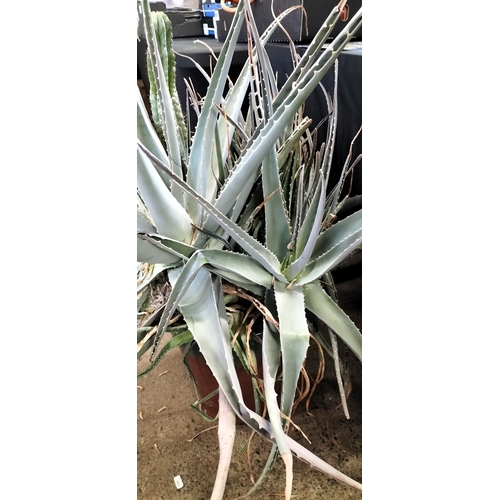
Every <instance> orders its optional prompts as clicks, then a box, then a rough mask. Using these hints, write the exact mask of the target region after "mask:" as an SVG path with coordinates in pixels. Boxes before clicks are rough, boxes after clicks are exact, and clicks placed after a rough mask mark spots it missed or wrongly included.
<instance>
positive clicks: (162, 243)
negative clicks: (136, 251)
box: [137, 233, 196, 259]
mask: <svg viewBox="0 0 500 500" xmlns="http://www.w3.org/2000/svg"><path fill="white" fill-rule="evenodd" d="M137 236H138V238H140V239H142V240H144V241H147V242H149V243H151V245H153V246H156V247H158V248H160V249H162V250H163V249H165V250H167V251H168V252H169V253H171V254H173V255H176V256H177V257H178V258H180V259H189V257H191V255H193V253H194V252H196V248H195V247H193V246H191V245H187V244H186V243H182V242H180V241H177V240H173V239H172V238H167V237H165V236H162V235H160V234H154V233H153V234H148V233H138V235H137Z"/></svg>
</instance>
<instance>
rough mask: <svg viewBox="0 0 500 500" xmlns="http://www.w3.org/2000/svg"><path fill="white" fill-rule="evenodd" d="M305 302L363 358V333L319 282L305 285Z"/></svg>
mask: <svg viewBox="0 0 500 500" xmlns="http://www.w3.org/2000/svg"><path fill="white" fill-rule="evenodd" d="M304 295H305V304H306V307H307V309H309V310H310V311H311V312H312V313H314V314H315V315H316V316H317V317H318V318H319V319H320V320H321V321H323V322H324V323H326V324H327V325H328V326H329V327H330V328H331V329H332V330H333V331H334V332H335V333H336V334H337V335H338V336H339V337H340V338H341V339H342V340H343V341H344V342H345V343H346V344H347V345H348V346H349V347H350V349H351V350H352V352H354V354H355V355H356V356H357V357H358V358H359V359H360V360H361V355H362V352H361V344H362V339H361V333H360V331H359V330H358V328H357V327H356V325H355V324H354V323H353V322H352V320H351V319H350V318H349V316H347V314H346V313H345V312H344V311H343V310H342V309H341V308H340V307H339V306H338V304H336V303H335V302H334V301H333V300H332V298H331V297H330V296H329V295H328V294H327V293H326V292H325V291H324V290H323V288H322V287H321V285H320V284H319V283H309V284H308V285H304Z"/></svg>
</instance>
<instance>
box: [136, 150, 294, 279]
mask: <svg viewBox="0 0 500 500" xmlns="http://www.w3.org/2000/svg"><path fill="white" fill-rule="evenodd" d="M139 147H140V148H141V149H143V150H144V152H145V153H146V155H147V156H148V158H150V159H151V161H152V162H153V163H154V164H155V165H156V166H157V167H159V168H161V169H163V170H164V171H165V172H166V173H167V174H168V175H169V176H171V177H172V180H173V181H174V182H177V183H178V184H179V186H181V187H182V188H183V189H184V190H185V191H186V193H188V194H189V195H191V196H192V197H193V198H194V199H195V200H196V201H197V202H198V203H199V204H200V205H201V206H203V208H204V209H205V210H206V211H207V213H208V215H209V216H210V217H212V218H213V219H214V220H215V221H216V222H217V225H218V226H220V227H222V228H223V229H224V230H225V231H226V232H227V233H228V234H229V235H230V236H231V238H233V239H234V240H235V241H236V242H237V243H238V244H239V245H240V246H241V247H242V248H243V249H244V250H245V251H246V252H247V253H248V254H249V255H250V256H251V257H253V258H254V259H255V260H256V261H257V262H259V263H260V264H261V265H262V266H263V267H264V268H265V269H267V270H268V271H269V272H270V273H271V274H272V275H273V276H274V277H275V278H276V279H277V280H280V281H282V282H286V279H285V277H284V276H283V275H282V274H281V272H280V262H279V261H278V259H277V258H276V255H274V254H273V253H272V252H270V251H269V250H268V249H267V248H266V247H264V246H263V245H262V244H260V243H259V242H258V241H257V240H255V239H254V238H252V237H251V236H249V235H248V233H246V232H245V231H244V230H243V229H241V228H240V227H239V226H238V225H237V224H235V223H234V222H233V221H232V220H231V219H229V218H228V217H226V216H225V215H224V214H222V213H221V212H219V211H218V210H217V209H216V208H215V207H214V206H213V205H212V204H210V203H209V202H208V201H207V200H205V199H204V198H203V197H201V196H200V195H199V194H198V193H196V191H194V190H193V189H191V187H190V186H189V185H188V184H187V183H185V182H184V181H183V180H182V179H181V178H180V177H178V176H177V175H176V174H174V173H173V172H172V171H171V170H168V168H167V167H166V166H165V165H164V164H163V163H162V162H161V161H159V160H158V158H156V157H155V156H154V155H152V154H151V153H150V152H149V151H147V150H145V149H144V146H143V145H142V144H140V143H139Z"/></svg>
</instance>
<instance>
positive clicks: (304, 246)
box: [283, 172, 326, 281]
mask: <svg viewBox="0 0 500 500" xmlns="http://www.w3.org/2000/svg"><path fill="white" fill-rule="evenodd" d="M319 179H320V182H319V185H318V188H317V189H316V193H315V195H314V197H313V199H312V203H311V206H310V207H309V210H308V212H307V214H306V216H305V218H304V222H303V223H302V226H301V227H300V229H299V234H298V237H297V243H296V248H295V255H297V259H296V260H295V261H294V262H292V263H291V264H290V266H289V267H288V268H287V269H286V270H285V271H284V273H283V274H284V275H285V277H286V278H287V279H288V280H290V281H292V280H293V279H294V278H295V277H296V276H297V275H298V274H299V273H300V272H301V271H302V269H304V267H305V266H306V264H307V263H308V262H309V260H310V258H311V255H312V254H313V251H314V249H315V245H316V241H317V239H318V235H319V232H320V230H321V223H322V220H323V211H324V207H325V199H326V188H325V180H324V178H323V174H322V173H321V172H319Z"/></svg>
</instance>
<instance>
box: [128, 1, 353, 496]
mask: <svg viewBox="0 0 500 500" xmlns="http://www.w3.org/2000/svg"><path fill="white" fill-rule="evenodd" d="M345 3H346V2H345V0H342V1H341V2H340V3H339V5H338V6H337V7H335V8H334V9H333V10H332V12H331V14H330V15H329V16H328V18H327V19H326V21H325V23H324V25H323V27H322V28H321V29H320V30H319V32H318V33H317V35H316V37H315V38H314V40H313V41H312V42H311V44H310V45H309V47H308V49H307V51H306V52H305V54H304V55H303V56H302V58H300V60H298V61H297V64H296V67H295V70H294V71H293V73H292V74H291V75H290V76H289V78H288V80H287V81H286V83H285V84H284V85H283V87H282V88H278V86H277V84H276V81H275V78H274V76H273V69H272V66H271V63H270V61H269V59H268V57H267V54H266V52H265V48H264V46H265V43H266V41H267V40H268V39H269V36H270V34H271V33H272V31H273V30H274V29H275V28H276V27H277V26H278V24H279V21H280V20H281V19H283V18H284V17H285V16H286V15H287V14H288V13H289V12H290V11H291V10H292V9H288V10H287V11H285V12H283V13H282V14H281V15H280V16H279V17H278V18H277V19H276V20H275V21H274V22H273V23H272V24H271V25H270V27H269V29H268V30H267V31H266V32H265V33H263V34H262V35H260V36H259V33H258V32H257V29H256V27H255V22H254V20H253V15H252V10H251V8H250V1H249V0H244V1H241V2H239V3H238V6H237V9H236V12H235V15H234V20H233V23H232V25H231V28H230V30H229V34H228V37H227V39H226V41H225V43H224V45H223V48H222V50H221V53H220V55H219V57H218V59H217V63H216V65H215V68H214V70H213V73H212V75H210V76H209V75H206V76H207V78H208V79H209V81H210V83H209V87H208V90H207V94H206V96H205V97H204V99H203V102H202V103H199V102H198V101H197V100H196V99H194V92H191V96H192V97H193V98H192V104H193V106H194V107H195V108H196V111H197V113H198V122H197V126H196V130H195V131H194V135H193V136H192V138H191V134H190V133H189V130H188V129H189V127H186V124H185V123H184V119H183V118H182V114H181V112H180V107H179V99H178V96H177V95H176V92H175V85H173V82H174V81H175V57H174V54H173V51H172V46H171V40H170V39H169V37H171V29H170V28H169V21H168V18H167V16H166V15H165V14H164V13H156V12H151V11H150V8H149V2H148V1H146V0H141V2H140V6H141V9H142V13H143V17H144V32H145V36H146V39H147V42H148V58H149V78H150V80H151V82H150V83H151V93H152V95H151V97H150V102H151V108H152V111H153V123H152V122H151V120H150V119H149V115H148V112H147V108H146V106H145V103H144V102H143V101H142V97H141V95H140V93H139V92H138V103H137V134H138V148H137V172H138V174H137V180H138V214H137V243H138V250H137V252H138V261H139V262H140V263H149V264H151V265H153V268H148V269H149V271H148V272H149V273H150V276H149V277H147V276H146V277H144V276H143V278H142V280H141V285H140V288H143V287H144V286H145V284H144V283H146V284H147V283H148V280H149V281H150V280H151V279H152V278H151V276H152V275H154V274H155V273H158V272H163V271H164V270H166V272H167V274H168V280H169V282H170V284H171V286H172V290H171V292H170V294H169V296H168V300H167V302H166V304H164V306H163V307H162V309H161V310H160V309H159V310H158V311H157V313H159V312H161V317H159V321H158V324H157V326H156V327H155V328H154V329H153V328H152V327H151V324H143V325H142V326H141V330H140V332H138V341H139V340H140V341H141V345H140V349H139V348H138V352H139V353H140V354H142V353H144V352H146V351H147V350H148V349H151V361H152V362H153V364H154V362H155V360H157V359H158V356H159V355H158V352H157V350H158V345H159V342H160V340H161V337H162V335H163V333H164V332H165V331H166V329H167V328H168V325H169V322H170V320H171V319H172V317H173V315H174V314H176V312H180V313H181V314H182V318H183V321H184V326H183V328H182V330H183V334H182V335H183V336H182V337H181V336H177V337H174V338H173V340H172V341H171V342H170V343H169V344H168V345H167V349H166V350H168V349H169V348H170V347H172V346H174V345H179V344H180V343H183V342H188V341H190V340H193V339H194V341H196V343H197V344H198V346H199V348H200V351H201V353H202V354H203V356H204V358H205V360H206V362H207V364H208V366H209V367H210V369H211V371H212V373H213V374H214V376H215V378H216V380H217V382H218V384H219V404H220V411H219V435H220V436H221V451H220V462H219V471H218V475H217V480H216V483H215V485H214V489H213V493H212V499H214V500H215V499H216V498H222V494H223V491H224V486H225V481H226V476H227V469H228V466H229V461H230V457H231V450H232V439H234V434H235V432H234V425H235V416H238V417H239V418H240V419H241V420H242V421H244V422H245V423H246V424H247V425H248V426H250V427H251V428H252V429H254V430H255V431H256V432H258V433H259V434H260V435H262V436H263V437H264V438H266V439H268V440H269V441H271V442H272V443H273V445H274V446H273V449H272V451H271V455H270V459H269V460H268V466H271V465H272V463H273V460H274V457H275V456H276V453H277V452H279V454H280V456H281V458H282V459H283V461H284V463H285V466H286V478H287V479H286V486H285V496H286V498H287V499H289V498H290V496H291V492H292V478H293V459H292V456H293V455H295V456H297V457H298V458H300V459H302V460H305V461H306V462H308V463H309V464H310V465H311V466H313V467H315V468H317V469H319V470H321V471H323V472H324V473H326V474H328V475H330V476H331V477H333V478H335V479H337V480H339V481H341V482H343V483H345V484H348V485H350V486H352V487H353V488H356V489H359V490H361V485H360V484H359V483H358V482H356V481H354V480H352V479H350V478H349V477H347V476H345V475H344V474H342V473H341V472H340V471H338V470H336V469H334V468H333V467H331V466H330V465H329V464H327V463H326V462H324V461H323V460H321V459H320V458H319V457H317V456H315V455H314V454H313V453H311V452H310V451H308V450H307V449H306V448H305V447H303V446H302V445H300V444H299V443H297V442H295V441H294V440H292V439H291V438H290V437H289V436H288V435H287V430H288V425H289V420H290V416H291V413H292V408H293V404H294V400H295V398H296V389H297V383H298V380H299V375H300V372H301V369H302V366H303V363H304V361H305V358H306V353H307V350H308V346H309V341H310V337H311V335H313V336H314V337H315V338H316V340H317V341H318V342H319V343H320V344H321V345H322V346H324V348H325V350H326V352H328V353H330V354H331V356H332V358H333V357H334V355H333V352H334V342H335V341H334V338H335V336H338V337H339V338H341V339H342V340H343V342H345V344H346V345H347V346H348V347H349V349H350V350H351V351H352V352H353V353H354V354H355V355H356V356H357V357H358V358H359V359H361V334H360V332H359V330H358V329H357V328H356V326H355V325H354V324H353V322H352V321H351V320H350V319H349V317H348V316H347V315H346V314H345V313H344V311H343V310H342V309H341V308H340V307H339V306H338V304H337V302H336V298H335V294H334V292H333V291H332V290H333V279H332V275H331V271H332V269H333V268H335V267H336V266H337V265H339V264H340V263H341V262H342V261H343V259H345V257H347V256H348V255H349V254H351V253H352V252H353V251H354V250H355V249H356V248H358V247H359V246H360V244H361V210H360V209H359V210H357V211H354V213H352V214H351V215H349V216H343V215H342V213H343V209H345V208H346V207H349V208H350V209H351V212H352V207H353V205H354V204H355V202H356V200H352V199H347V198H346V199H341V198H340V194H341V192H342V187H343V180H344V179H345V177H346V174H347V172H348V171H349V169H351V168H352V164H351V158H348V159H347V160H346V164H345V166H344V171H343V174H342V177H341V179H340V181H339V183H338V184H337V186H336V187H335V189H334V190H333V191H332V192H331V193H327V192H326V184H327V178H328V171H329V164H330V162H331V154H332V148H333V141H334V138H335V120H336V114H335V109H334V108H335V107H334V104H333V101H332V100H331V99H330V98H329V96H325V99H326V101H325V102H326V108H328V130H329V132H328V134H327V135H328V140H327V143H326V144H325V145H322V146H321V147H319V148H318V147H317V145H316V143H315V135H314V133H311V132H310V130H309V126H310V120H308V119H307V117H305V116H303V111H304V103H305V100H306V99H307V97H308V96H309V95H310V93H311V92H312V91H313V90H314V89H315V88H316V87H317V86H319V85H321V83H320V82H321V79H322V77H323V76H324V75H325V73H326V72H327V71H329V70H331V68H332V67H333V66H334V65H335V62H336V60H337V58H338V56H339V54H340V52H341V51H342V50H343V48H344V47H345V45H346V44H347V43H348V42H349V40H350V39H351V38H352V36H354V34H355V33H356V31H357V29H358V28H359V27H360V26H361V10H359V11H358V12H357V13H356V15H354V16H353V18H352V19H351V21H350V22H349V23H348V24H347V26H346V27H345V29H344V30H343V31H342V32H341V33H340V34H339V35H338V36H337V37H336V38H335V40H333V41H332V42H329V43H326V42H327V39H328V35H329V33H330V32H331V30H332V28H333V26H334V25H335V23H336V22H337V20H338V18H339V16H340V12H341V10H342V8H343V7H344V5H345ZM245 22H246V24H247V29H248V33H249V37H250V39H251V40H252V41H253V43H252V46H251V48H250V49H249V57H248V60H247V62H246V64H245V66H244V67H243V69H242V71H241V74H240V76H239V78H238V79H237V80H236V81H235V82H231V85H230V86H229V91H228V92H227V93H225V94H224V89H225V85H226V82H227V79H228V72H229V68H230V65H231V59H232V54H233V52H234V49H235V45H236V41H237V37H238V33H239V31H240V28H241V26H242V25H243V23H245ZM325 43H326V45H325ZM200 71H202V72H203V69H202V68H200ZM247 98H248V100H249V104H250V105H249V110H248V112H247V114H246V115H245V116H244V115H243V112H242V109H243V102H244V100H245V99H247ZM325 114H326V113H325ZM141 269H144V268H143V267H141ZM151 269H153V270H151ZM146 274H147V273H146ZM228 283H229V284H232V285H233V286H234V287H235V290H244V291H245V293H247V294H249V295H251V296H252V297H253V298H254V299H255V301H256V302H258V303H259V304H260V307H261V308H262V309H263V310H264V311H265V314H264V318H265V320H264V321H263V332H262V372H263V380H264V384H263V387H264V390H263V395H262V396H263V399H264V401H265V404H266V406H267V411H268V417H269V418H268V420H267V419H265V418H263V417H261V416H260V415H259V414H258V413H256V412H254V411H252V410H250V409H249V408H248V407H247V406H246V405H245V403H244V401H243V398H242V392H241V388H240V384H239V381H238V377H237V375H236V370H235V367H234V362H233V353H232V351H233V349H234V345H235V344H234V343H233V342H232V340H233V339H232V334H231V331H230V327H229V324H228V315H227V314H228V313H227V310H226V305H225V294H224V286H225V284H228ZM157 315H158V316H159V314H157ZM320 322H321V323H323V324H324V325H326V328H327V331H328V333H329V335H328V336H325V335H324V334H323V333H321V330H320V328H318V324H319V323H320ZM176 339H177V340H176ZM162 352H164V351H162ZM160 355H161V353H160ZM239 355H240V356H241V353H240V354H239ZM155 356H156V358H155ZM278 377H280V379H281V381H282V384H281V394H280V395H279V401H278V398H277V396H278V395H277V394H276V392H275V382H276V380H277V378H278ZM222 443H225V444H224V447H223V446H222ZM267 469H268V467H267V468H266V470H265V471H264V472H263V475H262V478H263V477H264V476H265V475H266V473H267ZM259 482H260V481H259ZM259 482H258V484H259Z"/></svg>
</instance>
